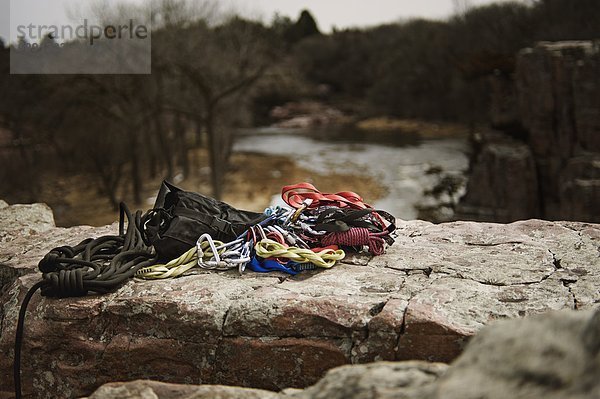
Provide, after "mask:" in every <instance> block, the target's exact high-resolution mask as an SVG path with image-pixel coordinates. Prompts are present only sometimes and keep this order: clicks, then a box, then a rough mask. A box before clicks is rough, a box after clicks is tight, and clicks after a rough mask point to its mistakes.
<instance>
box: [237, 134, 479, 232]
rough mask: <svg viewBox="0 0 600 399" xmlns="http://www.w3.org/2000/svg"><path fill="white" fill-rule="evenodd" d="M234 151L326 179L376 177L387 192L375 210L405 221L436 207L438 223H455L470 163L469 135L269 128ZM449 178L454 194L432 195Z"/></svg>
mask: <svg viewBox="0 0 600 399" xmlns="http://www.w3.org/2000/svg"><path fill="white" fill-rule="evenodd" d="M234 151H236V152H253V153H260V154H265V155H270V154H272V155H284V156H289V157H290V158H292V159H293V160H295V161H296V162H297V164H298V165H299V166H301V167H303V168H305V169H307V170H310V171H314V172H316V173H320V174H326V173H328V172H333V171H335V172H337V173H343V174H350V175H366V176H371V177H373V178H374V179H377V181H378V182H379V183H380V184H381V185H382V186H383V187H384V188H386V190H387V194H386V195H385V196H384V197H383V198H381V199H379V200H378V201H376V202H375V203H374V204H373V206H374V207H376V208H379V209H385V210H387V211H389V212H390V213H392V214H393V215H394V216H396V217H397V218H400V219H416V218H418V217H421V218H428V217H427V216H426V215H425V214H423V213H422V212H421V213H420V212H419V209H422V208H423V207H430V208H434V209H436V212H437V213H436V214H437V215H438V216H436V217H434V218H429V219H438V220H434V221H439V220H440V219H442V220H448V219H451V218H452V207H451V204H454V203H456V201H458V199H459V197H460V196H461V195H462V194H463V193H464V187H465V184H466V178H465V174H466V171H467V168H468V163H469V160H468V156H469V143H468V140H467V137H466V135H465V136H464V137H459V138H437V139H431V138H430V139H425V138H422V137H420V136H419V135H418V134H406V133H401V132H392V133H390V132H388V133H385V134H383V133H379V132H364V131H356V130H343V129H338V130H331V129H328V130H324V129H320V130H315V129H313V130H301V129H284V128H271V127H269V128H255V129H245V130H242V131H240V132H239V133H238V137H237V139H236V143H235V146H234ZM448 178H450V179H451V181H454V182H456V183H457V184H456V185H455V186H456V187H455V188H456V189H455V190H453V192H448V193H446V192H442V193H441V194H440V195H439V196H437V197H436V196H433V195H428V194H427V193H428V191H431V190H433V189H434V188H435V187H436V186H439V185H440V183H443V182H444V181H448ZM442 191H444V190H442ZM274 201H275V199H274ZM449 204H450V206H448V205H449ZM424 215H425V216H424Z"/></svg>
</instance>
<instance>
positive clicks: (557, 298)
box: [0, 205, 600, 398]
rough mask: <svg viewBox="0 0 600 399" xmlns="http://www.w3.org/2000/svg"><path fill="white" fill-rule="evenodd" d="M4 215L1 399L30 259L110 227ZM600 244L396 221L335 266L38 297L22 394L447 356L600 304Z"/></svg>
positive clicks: (531, 230)
mask: <svg viewBox="0 0 600 399" xmlns="http://www.w3.org/2000/svg"><path fill="white" fill-rule="evenodd" d="M16 214H19V215H20V216H19V217H14V215H16ZM0 220H2V221H3V223H2V225H1V226H2V227H1V231H2V233H1V234H0V268H1V270H2V271H3V272H2V276H3V278H2V284H3V286H2V291H1V292H2V296H1V299H0V304H1V305H0V320H1V321H2V322H1V323H0V350H1V351H2V353H3V354H6V355H5V356H1V357H0V397H7V398H8V397H11V396H12V389H13V387H12V377H11V375H12V374H11V373H12V369H11V367H12V359H13V349H12V348H13V341H14V332H15V324H16V319H17V314H18V311H19V304H20V303H21V301H22V299H23V296H24V295H25V292H26V291H27V290H28V288H29V287H31V286H32V285H33V284H35V282H37V281H39V279H40V276H39V274H38V273H37V272H36V270H35V267H36V265H37V262H38V261H39V260H40V259H41V258H42V256H43V255H44V254H45V253H46V252H48V251H49V250H50V249H52V248H53V247H56V246H60V245H64V244H69V245H72V244H75V243H77V242H79V241H81V240H82V239H84V238H87V237H90V236H98V235H105V234H109V233H113V234H114V233H115V232H116V230H117V227H116V226H114V225H112V226H106V227H102V228H92V227H76V228H70V229H63V228H56V227H54V225H53V222H52V214H51V211H50V210H49V209H48V208H47V207H44V206H40V205H31V206H5V207H3V208H2V209H0ZM599 248H600V226H598V225H594V224H585V223H574V222H560V223H553V222H545V221H540V220H527V221H521V222H517V223H512V224H508V225H501V224H491V223H473V222H455V223H446V224H440V225H434V224H431V223H428V222H423V221H402V222H400V223H399V230H398V238H397V241H396V243H395V244H394V246H392V247H391V248H390V249H389V251H388V253H387V254H386V255H384V256H380V257H377V258H373V259H370V258H367V257H364V256H355V257H351V258H349V259H347V260H346V261H345V263H342V264H339V265H336V266H335V267H334V268H332V269H331V270H321V271H310V272H305V273H302V274H300V275H298V276H295V277H288V276H284V275H280V274H277V273H271V274H258V273H246V274H244V275H243V276H238V275H237V273H233V272H232V273H217V272H213V273H208V272H197V273H196V274H193V275H189V276H185V277H182V278H178V279H175V280H169V281H130V282H129V283H127V284H126V285H125V286H123V287H122V288H121V289H119V290H118V291H116V292H114V293H111V294H108V295H103V296H87V297H83V298H69V299H54V298H43V297H40V296H39V295H38V294H36V295H35V296H34V298H33V300H32V302H31V304H30V306H29V316H28V318H27V320H26V324H25V339H24V346H23V357H22V359H23V361H22V364H23V370H22V375H23V386H24V390H25V392H27V393H28V394H30V395H32V396H34V397H42V398H54V397H74V396H75V397H76V396H84V395H89V394H90V393H91V392H92V391H93V390H94V389H96V388H97V387H99V386H100V385H102V384H104V383H107V382H110V381H127V380H133V379H148V378H150V379H157V380H160V381H165V382H173V383H192V384H200V383H203V384H225V385H237V386H245V387H252V388H263V389H270V390H280V389H283V388H287V387H296V388H303V387H306V386H309V385H311V384H314V383H315V382H317V381H318V380H319V379H320V378H321V377H322V376H323V375H324V374H325V372H326V371H327V370H329V369H331V368H334V367H337V366H341V365H345V364H357V363H366V362H372V361H377V360H415V359H416V360H428V361H441V362H449V361H452V360H453V359H455V358H456V357H457V356H458V355H459V354H460V353H461V352H462V350H463V348H464V345H465V344H466V343H467V341H469V339H470V337H472V336H473V335H474V334H476V333H477V332H478V331H479V330H480V329H481V328H482V327H483V326H485V325H487V324H488V323H490V322H491V321H493V320H496V319H504V318H520V317H523V316H528V315H533V314H538V313H543V312H546V311H549V310H558V309H586V308H592V307H595V306H597V303H599V302H600V291H599V289H598V287H599V286H600V258H599V255H600V249H599ZM432 367H434V369H435V370H437V371H435V370H434V371H435V373H437V372H438V371H440V370H441V369H440V368H435V367H437V366H432ZM429 368H431V367H429V366H423V368H422V370H421V371H423V370H425V371H423V373H425V374H427V373H428V372H427V370H429ZM432 370H433V369H432ZM434 371H430V372H429V373H430V374H427V375H430V376H431V375H434V374H435V373H434ZM415 373H416V371H415ZM431 373H434V374H431ZM417 374H418V373H417ZM428 378H429V377H428ZM140 389H142V388H140ZM143 389H145V388H143ZM215 392H217V391H215ZM219 392H220V391H219Z"/></svg>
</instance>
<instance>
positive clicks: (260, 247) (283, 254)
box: [254, 238, 346, 269]
mask: <svg viewBox="0 0 600 399" xmlns="http://www.w3.org/2000/svg"><path fill="white" fill-rule="evenodd" d="M254 250H255V251H256V255H257V256H259V257H261V258H285V259H288V260H291V261H293V262H296V263H312V264H314V265H316V266H319V267H323V268H326V269H329V268H330V267H332V266H333V265H335V262H336V261H338V260H342V259H344V257H345V256H346V254H345V253H344V251H343V250H341V249H337V250H334V249H331V248H325V249H322V250H321V251H319V252H313V251H311V250H310V249H306V248H298V247H288V246H287V245H285V244H281V243H279V242H277V241H273V240H270V239H268V238H266V239H263V240H261V241H259V242H258V243H256V246H255V247H254Z"/></svg>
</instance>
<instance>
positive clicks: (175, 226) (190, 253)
mask: <svg viewBox="0 0 600 399" xmlns="http://www.w3.org/2000/svg"><path fill="white" fill-rule="evenodd" d="M282 199H283V201H284V202H285V203H286V204H287V205H288V206H286V207H279V206H273V207H269V208H267V209H266V210H265V212H264V213H262V214H257V213H254V212H247V211H240V210H237V209H235V208H232V207H231V206H229V205H227V204H225V203H223V202H220V201H216V200H214V199H212V198H207V197H204V196H201V195H200V194H196V193H188V192H185V191H182V190H180V189H178V188H177V187H174V186H172V185H170V184H168V183H163V186H162V188H161V192H160V194H159V196H158V199H157V202H156V204H155V207H154V209H152V210H151V211H149V212H148V213H147V214H146V215H144V216H143V217H142V222H141V226H140V229H141V232H142V237H146V240H147V241H146V244H147V245H152V246H154V248H155V249H156V252H157V254H158V256H159V257H160V259H162V260H164V262H161V263H157V264H155V265H152V266H147V267H142V268H140V269H139V270H138V271H137V272H136V274H135V275H136V277H139V278H143V279H165V278H172V277H178V276H181V275H182V274H184V273H186V272H188V271H189V270H190V269H192V268H194V267H198V268H200V269H205V270H230V269H237V270H238V271H239V273H240V274H243V273H244V272H245V271H246V270H247V269H249V270H252V271H254V272H260V273H265V272H271V271H280V272H284V273H288V274H292V275H294V274H297V273H299V272H301V271H303V270H308V269H316V268H319V267H320V268H330V267H332V266H333V265H335V263H336V262H337V261H340V260H342V259H343V258H344V257H345V250H347V249H353V250H358V251H360V250H362V249H363V248H367V249H368V251H369V252H370V253H371V254H373V255H381V254H382V253H383V252H384V251H385V246H386V245H391V244H392V243H393V238H392V235H393V232H394V230H395V228H396V227H395V219H394V217H393V216H392V215H390V214H389V213H387V212H384V211H380V210H375V209H373V208H372V207H371V206H370V205H368V204H365V203H364V202H363V200H362V198H361V197H360V196H359V195H358V194H356V193H353V192H339V193H336V194H323V193H321V192H319V191H318V190H317V189H316V188H315V187H314V186H313V185H311V184H309V183H300V184H296V185H292V186H285V187H283V189H282ZM198 234H200V235H199V237H198ZM184 251H185V252H184Z"/></svg>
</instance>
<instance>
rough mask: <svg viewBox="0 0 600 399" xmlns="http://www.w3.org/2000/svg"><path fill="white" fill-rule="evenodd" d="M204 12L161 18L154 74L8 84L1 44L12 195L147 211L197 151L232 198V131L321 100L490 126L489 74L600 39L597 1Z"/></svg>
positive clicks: (2, 162) (1, 138)
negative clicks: (255, 14) (390, 10)
mask: <svg viewBox="0 0 600 399" xmlns="http://www.w3.org/2000/svg"><path fill="white" fill-rule="evenodd" d="M194 3H196V4H197V3H198V2H186V1H184V0H163V2H162V3H160V6H159V7H157V8H156V9H155V10H154V11H153V12H154V15H153V19H154V20H155V21H160V23H156V24H154V25H153V32H152V74H151V75H138V76H136V75H79V76H75V75H62V76H61V75H58V76H50V75H10V74H9V68H10V67H9V65H10V63H9V49H8V48H5V45H4V44H3V43H0V47H1V49H0V69H1V71H0V93H1V96H0V179H1V184H0V198H7V199H9V200H18V201H35V200H38V197H39V192H40V189H41V188H40V182H41V181H43V179H44V178H45V176H46V175H47V174H48V173H50V172H52V173H55V174H56V173H65V174H68V173H71V172H73V171H79V172H85V173H88V174H89V176H90V177H92V178H93V179H95V180H96V181H97V183H98V186H99V187H100V188H101V192H102V193H103V194H104V195H106V196H107V198H109V199H110V200H111V202H112V203H113V204H115V205H116V203H117V201H118V200H119V199H120V198H118V193H119V192H120V190H121V188H122V187H123V186H124V185H125V184H126V185H128V187H129V188H130V190H129V191H130V192H131V193H132V198H129V200H130V201H131V200H133V201H135V202H138V203H139V202H140V201H141V198H140V195H141V194H140V192H141V189H140V187H141V184H142V182H143V179H144V178H145V177H146V176H157V175H159V176H166V177H169V176H173V175H174V174H175V172H176V171H181V172H183V173H184V175H188V174H190V173H195V172H196V171H194V170H190V165H189V162H188V152H189V150H190V149H191V148H195V147H199V146H205V147H207V148H208V150H209V154H210V160H209V165H208V166H210V168H211V171H212V185H213V190H214V195H215V196H220V195H221V191H222V183H223V177H224V171H225V165H226V163H227V159H228V156H229V153H230V149H231V145H232V142H233V135H232V133H231V132H232V131H233V128H235V127H236V126H240V125H247V124H253V123H254V124H257V123H258V124H260V123H265V122H268V112H269V110H270V109H271V108H272V107H273V106H275V105H279V104H282V103H284V102H286V101H293V100H298V99H302V98H307V97H308V98H310V97H313V98H314V97H316V98H320V99H322V100H324V101H329V102H333V103H337V104H344V105H346V106H349V107H352V108H353V110H355V111H356V112H357V113H359V114H362V115H391V116H397V117H406V118H421V119H439V120H452V121H462V122H482V121H485V120H486V118H487V113H488V103H489V88H488V82H487V77H488V76H490V75H491V74H503V75H505V76H507V77H509V76H510V75H511V73H512V71H513V70H514V66H515V54H516V53H517V51H518V50H519V49H521V48H524V47H527V46H531V45H532V44H533V43H534V42H536V41H540V40H577V39H592V38H600V23H599V21H600V1H598V0H537V1H531V2H530V3H528V4H527V5H526V4H524V3H521V2H519V3H517V2H503V3H499V4H492V5H488V6H484V7H478V8H472V9H468V10H466V11H464V12H462V13H460V14H457V15H455V16H453V17H452V18H450V19H449V20H447V21H428V20H410V21H405V22H399V23H396V24H389V25H385V26H379V27H374V28H370V29H349V30H339V31H334V32H333V33H331V34H327V35H325V34H322V33H321V32H319V29H318V24H317V22H316V21H315V20H314V18H313V17H312V15H311V14H310V12H308V11H304V12H302V14H301V15H300V17H299V18H298V19H297V20H291V19H289V18H286V17H276V18H275V19H274V20H273V21H272V22H271V23H269V24H264V23H261V22H256V21H249V20H245V19H243V18H241V17H236V16H233V17H228V18H218V19H215V17H214V14H211V13H210V12H207V11H206V9H204V10H203V11H202V12H198V8H197V7H196V8H194V10H192V8H191V7H192V6H191V5H192V4H194ZM45 41H46V42H47V43H51V42H52V38H47V39H45ZM43 44H44V43H42V45H43Z"/></svg>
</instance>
